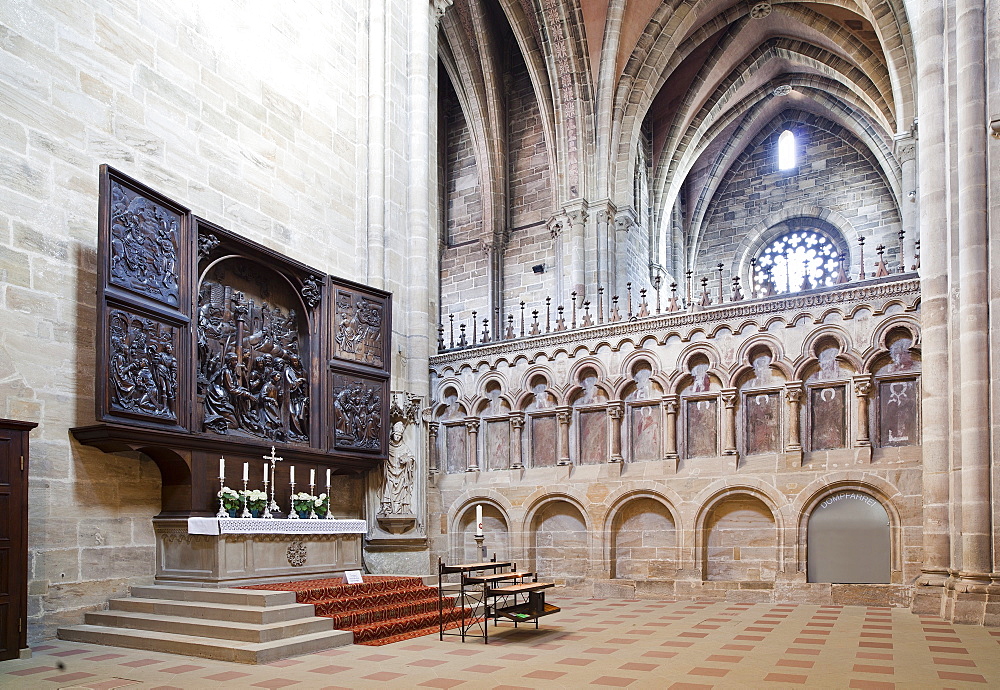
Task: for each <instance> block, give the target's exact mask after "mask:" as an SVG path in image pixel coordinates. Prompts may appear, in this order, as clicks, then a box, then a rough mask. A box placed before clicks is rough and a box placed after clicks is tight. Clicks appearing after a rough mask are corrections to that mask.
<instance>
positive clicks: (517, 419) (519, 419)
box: [510, 412, 524, 431]
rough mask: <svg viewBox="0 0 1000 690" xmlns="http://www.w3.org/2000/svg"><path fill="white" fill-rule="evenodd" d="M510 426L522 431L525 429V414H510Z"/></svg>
mask: <svg viewBox="0 0 1000 690" xmlns="http://www.w3.org/2000/svg"><path fill="white" fill-rule="evenodd" d="M510 425H511V426H512V427H514V428H515V429H517V430H518V431H520V430H521V429H523V428H524V413H523V412H511V413H510Z"/></svg>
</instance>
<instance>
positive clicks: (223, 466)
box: [219, 458, 226, 479]
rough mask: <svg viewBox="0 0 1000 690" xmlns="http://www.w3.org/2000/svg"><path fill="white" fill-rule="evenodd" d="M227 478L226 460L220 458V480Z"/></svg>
mask: <svg viewBox="0 0 1000 690" xmlns="http://www.w3.org/2000/svg"><path fill="white" fill-rule="evenodd" d="M225 478H226V459H225V458H219V479H225Z"/></svg>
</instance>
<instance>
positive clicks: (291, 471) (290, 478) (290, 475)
mask: <svg viewBox="0 0 1000 690" xmlns="http://www.w3.org/2000/svg"><path fill="white" fill-rule="evenodd" d="M288 481H289V482H291V483H292V484H294V483H295V465H291V466H290V467H289V468H288Z"/></svg>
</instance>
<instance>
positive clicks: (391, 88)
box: [0, 0, 433, 639]
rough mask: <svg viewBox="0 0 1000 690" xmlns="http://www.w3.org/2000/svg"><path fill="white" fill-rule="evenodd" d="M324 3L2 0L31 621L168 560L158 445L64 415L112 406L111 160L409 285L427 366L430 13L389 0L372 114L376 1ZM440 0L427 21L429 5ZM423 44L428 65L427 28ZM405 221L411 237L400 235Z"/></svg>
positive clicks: (3, 305)
mask: <svg viewBox="0 0 1000 690" xmlns="http://www.w3.org/2000/svg"><path fill="white" fill-rule="evenodd" d="M322 5H323V8H322V9H320V8H319V6H318V5H316V4H315V3H309V2H296V1H292V2H287V3H278V4H275V3H266V4H259V3H257V4H255V5H254V9H253V11H249V10H248V7H247V6H246V5H245V3H239V2H228V1H227V0H219V1H218V2H216V1H213V2H195V1H193V0H191V1H182V2H166V1H159V0H150V1H149V2H146V1H144V2H141V3H130V2H117V1H116V2H110V3H97V2H90V1H86V0H81V1H79V2H69V3H67V2H62V1H58V0H51V1H49V0H42V1H39V2H20V1H16V2H6V3H2V4H0V35H2V41H0V197H2V198H3V199H4V202H3V204H2V207H0V316H2V319H3V323H4V327H3V329H2V331H0V416H3V417H10V418H16V419H27V420H33V421H37V422H39V423H40V425H39V427H38V429H37V430H35V431H34V432H33V433H32V464H31V470H30V512H29V525H30V526H29V548H30V572H29V577H30V585H29V588H30V589H29V594H30V597H29V599H30V601H29V606H30V611H29V621H30V623H29V632H30V637H31V639H39V638H44V637H47V636H51V635H52V634H53V632H54V629H55V628H56V627H57V626H59V625H61V624H63V623H70V622H78V621H79V620H80V619H81V617H82V612H83V610H85V609H91V608H94V607H99V606H101V605H102V604H103V603H104V602H105V601H106V600H107V598H108V597H109V596H111V595H114V594H120V593H121V592H122V591H123V590H124V589H125V588H126V587H127V586H128V585H129V584H134V583H140V582H148V581H149V580H150V578H151V576H152V572H153V571H152V564H153V531H152V526H151V522H150V518H151V517H152V516H153V515H154V514H156V513H157V512H158V511H159V476H158V472H157V470H156V468H155V466H154V465H153V463H152V462H150V461H149V460H146V459H144V458H141V457H133V456H126V455H109V454H103V453H101V452H99V451H97V450H94V449H92V448H87V447H83V446H80V445H79V444H77V443H76V442H75V441H74V440H73V439H72V437H71V436H70V434H69V433H68V429H69V428H71V427H74V426H78V425H85V424H90V423H93V421H94V402H93V387H94V329H95V274H96V266H95V253H96V244H97V204H98V167H99V166H100V165H101V164H102V163H108V164H110V165H112V166H114V167H116V168H118V169H119V170H121V171H123V172H125V173H126V174H128V175H131V176H133V177H135V178H137V179H139V180H140V181H142V182H144V183H146V184H148V185H150V186H151V187H153V188H155V189H157V190H159V191H161V192H162V193H164V194H166V195H167V196H169V197H172V198H173V199H175V200H176V201H178V202H180V203H182V204H184V205H186V206H188V207H190V208H191V209H192V210H193V211H194V212H195V213H197V214H198V215H200V216H202V217H204V218H207V219H208V220H210V221H212V222H215V223H218V224H220V225H222V226H224V227H226V228H228V229H231V230H233V231H235V232H237V233H239V234H241V235H244V236H245V237H248V238H249V239H251V240H254V241H256V242H260V243H262V244H264V245H266V246H268V247H270V248H273V249H275V250H277V251H279V252H281V253H283V254H286V255H288V256H291V257H292V258H294V259H297V260H299V261H302V262H304V263H307V264H310V265H313V266H315V267H317V268H318V269H319V270H322V271H328V272H330V273H333V274H335V275H341V276H344V277H347V278H350V279H354V280H360V281H368V282H376V283H378V284H380V285H383V286H384V287H386V288H387V289H389V290H393V291H394V292H396V293H397V304H398V305H399V306H400V308H401V311H400V312H399V313H401V314H403V315H408V314H411V313H415V314H418V315H420V316H421V318H422V322H423V324H424V326H423V328H422V329H419V330H418V332H417V335H418V336H419V337H420V338H421V339H422V340H421V343H422V344H420V345H419V347H413V348H409V349H408V356H409V358H410V362H411V366H410V367H409V371H412V372H417V373H416V374H415V380H417V381H423V380H426V366H425V365H422V364H420V357H421V354H420V352H421V349H420V348H422V351H423V352H424V353H426V351H427V347H428V332H427V331H428V330H429V329H427V328H426V323H427V322H428V321H429V319H428V318H427V311H428V305H427V292H426V284H427V280H426V272H427V270H428V265H427V261H426V260H424V259H425V257H426V254H427V252H426V247H424V248H421V246H420V245H419V244H414V242H415V240H414V239H413V238H414V237H417V238H419V237H420V236H423V237H424V238H426V237H427V231H426V228H427V223H428V218H427V215H426V213H427V208H424V209H423V217H422V218H416V221H414V220H413V219H411V220H409V221H407V220H406V219H405V218H404V214H405V213H408V212H409V209H410V207H411V205H412V198H413V196H414V194H415V193H417V192H415V191H414V189H415V188H411V185H409V184H408V182H407V181H408V180H409V179H411V178H412V177H413V176H414V173H413V168H414V166H415V165H421V164H422V165H424V170H423V172H422V174H421V175H420V176H419V177H420V179H421V181H422V184H424V185H427V184H431V183H433V180H432V179H431V176H430V175H429V174H428V172H429V171H428V169H427V166H426V161H427V160H428V159H429V156H428V151H427V149H428V148H429V145H428V144H426V143H424V144H423V150H420V151H417V152H416V153H414V151H413V146H415V145H416V146H418V147H419V146H421V142H420V140H419V139H410V138H408V137H409V136H410V132H409V130H408V127H409V124H408V123H409V121H410V119H411V115H412V113H410V112H408V108H409V101H408V98H410V97H411V95H412V94H411V87H410V86H409V84H410V82H409V74H408V70H410V69H412V67H411V66H409V63H408V62H407V53H406V51H407V50H408V46H411V44H412V42H413V40H414V38H413V36H412V35H411V31H412V27H413V26H419V24H414V22H411V21H410V16H409V12H410V11H411V9H412V7H413V5H412V3H410V4H407V3H403V2H392V3H389V4H388V6H387V15H388V16H387V18H386V19H385V21H384V32H383V33H382V34H379V35H378V36H377V37H376V38H377V40H378V41H379V43H378V44H376V46H375V49H376V50H377V51H382V54H383V56H384V58H385V60H384V61H380V65H382V67H384V72H383V73H382V78H383V81H384V83H383V84H380V85H379V89H380V90H379V94H381V95H383V96H387V97H389V98H390V100H391V101H392V102H393V103H394V104H395V106H396V107H395V109H394V110H392V111H391V112H389V113H388V114H387V115H386V116H385V118H384V121H378V122H375V123H373V122H371V121H370V120H369V119H368V116H367V113H368V111H369V105H370V98H371V94H370V93H369V84H368V74H369V61H368V49H369V47H370V42H369V37H368V33H367V28H366V27H367V25H368V21H369V17H368V16H367V14H366V12H367V8H366V6H364V5H361V4H359V3H356V2H351V1H350V0H335V1H334V2H331V3H322ZM424 9H425V11H426V12H427V13H428V16H427V17H418V18H417V20H419V21H425V22H426V23H428V24H429V13H430V8H429V6H428V7H426V8H424ZM424 31H425V32H426V33H428V34H429V29H428V28H427V27H424ZM426 42H427V43H428V44H429V39H427V40H426ZM413 54H414V55H418V56H419V55H421V54H422V55H424V56H425V59H427V62H428V64H427V65H426V66H424V65H421V67H423V69H424V71H428V70H429V67H430V64H431V63H430V59H429V57H427V46H426V45H425V46H423V47H421V48H420V50H418V51H416V52H414V53H413ZM423 85H424V89H425V94H424V99H425V100H426V89H427V82H426V79H425V80H424V82H423ZM428 107H429V105H427V104H425V106H424V108H425V109H426V108H428ZM427 117H428V114H427V113H426V112H424V114H423V120H424V121H426V119H427ZM418 121H419V119H418ZM373 127H380V128H381V130H380V134H381V135H382V136H384V137H385V138H386V139H387V141H386V145H387V148H386V149H384V150H383V149H380V150H379V154H378V155H379V156H380V157H381V159H380V160H381V161H382V162H383V163H384V164H385V169H386V171H385V174H384V178H381V177H380V178H379V179H381V180H382V181H383V184H382V185H381V186H382V187H383V188H382V189H380V190H378V195H379V196H378V198H379V199H380V201H381V202H382V205H381V208H382V209H383V211H384V213H385V218H384V219H379V222H380V223H382V224H383V226H385V227H388V228H389V230H388V236H389V237H390V241H389V242H384V238H383V237H382V236H381V235H379V236H378V237H377V238H376V239H377V240H378V242H382V243H383V244H387V245H388V246H389V248H388V249H387V250H386V253H385V256H384V257H383V256H381V255H377V256H376V255H374V254H373V252H372V249H371V248H372V246H378V242H372V241H370V239H371V238H370V237H369V234H368V233H369V228H370V227H371V222H372V219H371V218H370V217H369V215H370V210H369V208H368V199H369V196H370V195H369V193H368V192H369V187H370V186H371V185H372V179H371V177H370V176H369V158H368V156H369V150H368V147H367V145H366V141H368V140H369V137H370V136H371V132H372V128H373ZM428 131H429V129H428V128H427V127H426V126H424V128H423V136H424V138H425V140H432V139H431V138H430V137H428V135H427V132H428ZM408 151H409V153H408ZM421 161H422V163H421ZM425 206H426V200H425ZM418 210H419V209H418ZM421 227H422V228H423V229H421ZM379 232H381V231H379ZM393 233H395V234H396V236H397V237H401V238H405V241H404V242H400V241H396V242H392V241H391V237H392V234H393ZM401 245H402V246H401ZM414 258H416V262H415V267H413V266H412V263H413V259H414ZM404 260H405V262H406V263H405V264H404ZM432 270H433V267H432ZM383 271H384V275H385V279H384V280H383ZM413 271H416V272H417V274H419V276H420V278H419V280H417V279H416V277H415V274H414V273H413ZM416 284H419V285H422V286H425V287H424V289H423V292H422V293H419V294H417V296H416V297H415V298H414V297H413V295H411V294H410V293H409V292H408V290H405V289H403V286H410V285H416ZM421 295H422V296H421ZM394 327H395V329H396V331H397V334H402V335H403V336H407V335H408V334H409V331H410V329H411V327H412V324H411V322H409V321H408V319H407V318H405V317H404V318H398V319H396V321H395V322H394ZM423 356H424V357H426V354H424V355H423ZM394 372H395V375H396V376H397V378H396V379H395V380H394V382H393V387H394V388H397V387H398V388H405V387H407V386H406V377H407V375H408V374H407V367H403V368H402V371H401V370H400V368H399V367H398V365H397V363H394ZM417 392H418V393H419V391H417ZM355 502H356V503H358V501H355ZM355 509H356V510H357V511H358V512H360V510H361V506H360V505H356V506H355Z"/></svg>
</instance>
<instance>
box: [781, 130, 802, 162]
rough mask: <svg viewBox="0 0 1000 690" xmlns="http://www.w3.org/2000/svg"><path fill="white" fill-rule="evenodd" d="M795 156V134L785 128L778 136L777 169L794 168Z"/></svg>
mask: <svg viewBox="0 0 1000 690" xmlns="http://www.w3.org/2000/svg"><path fill="white" fill-rule="evenodd" d="M795 158H796V156H795V135H794V134H792V130H790V129H786V130H785V131H784V132H782V133H781V136H779V137H778V170H794V169H795V166H796V165H797V164H798V161H796V160H795Z"/></svg>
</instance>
